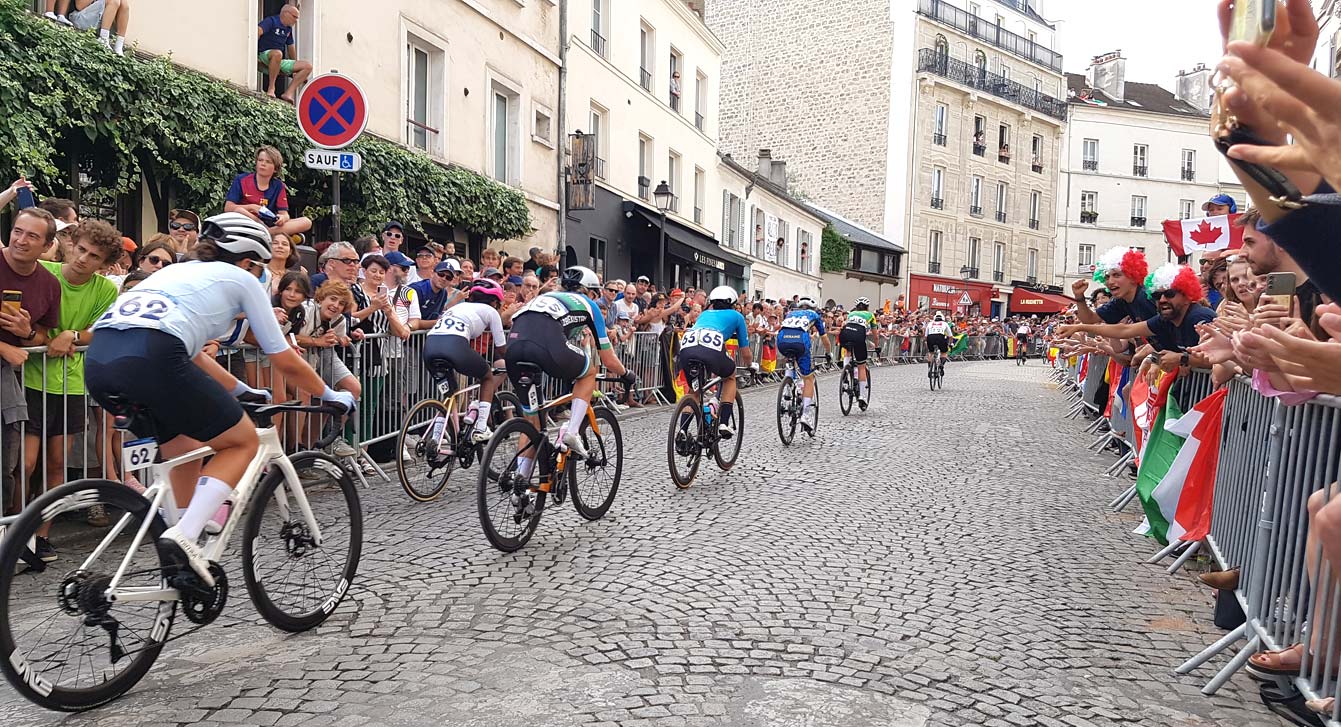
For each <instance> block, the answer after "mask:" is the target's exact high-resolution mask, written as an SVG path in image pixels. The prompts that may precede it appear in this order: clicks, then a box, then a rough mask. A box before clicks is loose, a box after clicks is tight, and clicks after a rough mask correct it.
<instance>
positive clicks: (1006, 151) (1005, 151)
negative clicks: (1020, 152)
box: [996, 146, 1010, 164]
mask: <svg viewBox="0 0 1341 727" xmlns="http://www.w3.org/2000/svg"><path fill="white" fill-rule="evenodd" d="M996 160H997V161H999V162H1001V163H1002V164H1010V147H1008V146H1003V147H1001V148H1000V149H998V150H997V152H996Z"/></svg>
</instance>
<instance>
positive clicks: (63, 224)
mask: <svg viewBox="0 0 1341 727" xmlns="http://www.w3.org/2000/svg"><path fill="white" fill-rule="evenodd" d="M78 224H79V223H78V222H66V221H65V220H61V219H58V220H56V232H60V231H61V230H64V229H65V228H67V227H74V226H76V225H78Z"/></svg>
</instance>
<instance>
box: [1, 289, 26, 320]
mask: <svg viewBox="0 0 1341 727" xmlns="http://www.w3.org/2000/svg"><path fill="white" fill-rule="evenodd" d="M22 305H23V291H22V290H6V291H4V292H3V293H0V310H4V311H5V312H6V313H8V314H10V315H12V316H16V315H18V314H19V308H20V307H21V306H22Z"/></svg>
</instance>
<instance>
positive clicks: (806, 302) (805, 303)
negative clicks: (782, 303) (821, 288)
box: [796, 298, 815, 310]
mask: <svg viewBox="0 0 1341 727" xmlns="http://www.w3.org/2000/svg"><path fill="white" fill-rule="evenodd" d="M796 307H797V308H804V309H806V310H814V309H815V301H813V300H811V299H810V298H802V299H800V300H798V301H796Z"/></svg>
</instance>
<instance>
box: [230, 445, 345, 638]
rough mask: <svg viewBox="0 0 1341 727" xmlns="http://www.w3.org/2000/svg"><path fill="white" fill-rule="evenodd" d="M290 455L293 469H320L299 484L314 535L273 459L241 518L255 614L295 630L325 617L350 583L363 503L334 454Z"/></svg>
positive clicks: (244, 567)
mask: <svg viewBox="0 0 1341 727" xmlns="http://www.w3.org/2000/svg"><path fill="white" fill-rule="evenodd" d="M289 460H290V461H291V462H292V463H293V468H294V469H295V470H298V471H303V470H313V469H315V470H318V471H320V472H322V473H323V474H324V475H326V478H325V479H324V480H322V481H319V482H317V483H315V484H312V485H308V486H307V487H303V488H302V494H304V495H305V496H306V497H307V502H308V505H309V506H310V507H311V509H312V516H313V521H314V522H315V523H316V526H317V528H318V529H319V530H320V531H321V532H320V536H321V538H320V542H318V540H317V533H314V532H312V530H311V528H310V527H309V525H308V522H307V518H306V517H304V515H303V512H302V509H301V508H300V507H299V504H298V500H297V499H296V498H297V495H296V492H295V491H294V490H293V489H292V488H294V487H299V485H297V483H294V484H290V483H289V482H288V481H287V480H285V478H284V473H283V471H282V470H280V468H279V467H275V466H272V467H271V469H270V473H269V474H267V475H266V476H265V477H264V478H263V479H262V480H261V482H260V484H258V485H257V487H256V494H255V495H253V496H252V499H251V503H250V504H249V505H248V507H247V513H246V520H245V521H244V522H243V524H242V575H243V577H244V578H245V580H246V583H247V593H249V594H250V595H251V600H252V603H254V604H256V610H257V611H258V612H259V613H260V614H261V616H262V617H264V618H265V620H266V621H269V622H270V623H271V624H273V625H274V626H275V627H276V628H279V629H282V630H284V631H289V632H299V631H307V630H308V629H311V628H314V627H315V626H317V625H318V624H320V623H321V622H322V621H325V620H326V618H327V617H328V616H330V615H331V613H332V612H333V611H334V610H335V607H336V606H338V605H340V601H342V600H344V597H345V594H346V593H347V592H348V591H349V584H350V583H352V582H353V581H354V574H355V572H357V571H358V567H359V555H360V554H361V552H362V550H363V507H362V505H361V504H360V502H359V496H358V491H357V490H356V489H355V488H354V482H353V480H351V479H350V478H349V473H348V472H346V471H345V469H344V468H343V467H341V466H340V463H339V462H338V461H337V460H335V459H334V458H332V457H330V456H329V455H327V454H325V453H322V452H300V453H298V454H295V455H293V456H292V457H290V458H289Z"/></svg>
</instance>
